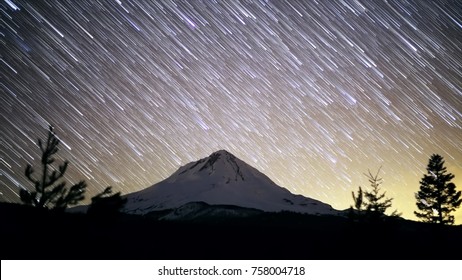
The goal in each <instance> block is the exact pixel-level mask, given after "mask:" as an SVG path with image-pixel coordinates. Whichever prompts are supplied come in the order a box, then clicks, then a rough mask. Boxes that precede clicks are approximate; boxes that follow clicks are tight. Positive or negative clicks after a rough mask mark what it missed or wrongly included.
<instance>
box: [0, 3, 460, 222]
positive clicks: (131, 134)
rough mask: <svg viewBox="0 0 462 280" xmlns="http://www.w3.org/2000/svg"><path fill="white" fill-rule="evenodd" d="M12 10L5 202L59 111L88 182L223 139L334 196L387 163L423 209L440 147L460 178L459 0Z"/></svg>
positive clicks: (5, 13) (26, 6)
mask: <svg viewBox="0 0 462 280" xmlns="http://www.w3.org/2000/svg"><path fill="white" fill-rule="evenodd" d="M0 15H1V20H0V26H1V30H0V57H1V60H0V104H1V106H0V125H1V130H0V133H1V134H0V135H1V138H0V141H1V145H0V149H1V150H0V191H1V193H2V194H1V195H0V200H2V201H17V200H18V197H17V195H16V193H18V190H19V188H21V187H29V188H31V187H32V185H31V184H30V182H29V181H27V179H25V176H24V175H23V174H24V169H25V166H26V164H27V163H31V164H33V165H34V166H36V169H38V167H39V161H40V159H39V156H40V151H39V148H38V147H37V145H36V142H37V138H39V137H40V138H44V137H45V136H46V133H47V129H48V126H49V124H52V125H53V126H54V127H55V131H56V133H57V135H58V137H59V138H60V139H61V140H62V143H61V145H60V147H61V150H60V152H59V154H60V157H61V158H62V159H68V160H69V161H70V166H69V169H68V172H67V173H66V179H67V180H68V181H70V182H71V183H76V182H77V181H79V180H81V179H84V180H86V181H87V183H88V194H87V197H90V196H92V195H94V194H96V193H97V192H100V191H102V190H103V189H104V188H105V187H106V186H109V185H111V186H113V187H114V189H115V190H116V191H121V192H122V193H129V192H133V191H137V190H140V189H143V188H145V187H148V186H150V185H152V184H154V183H156V182H158V181H160V180H162V179H165V178H166V177H168V176H169V175H170V174H171V173H173V172H174V171H175V170H176V169H178V168H179V167H180V166H181V165H184V164H186V163H188V162H190V161H194V160H198V159H200V158H203V157H206V156H208V155H210V154H211V153H212V152H214V151H216V150H220V149H226V150H228V151H229V152H231V153H233V154H234V155H236V156H237V157H239V158H241V159H242V160H244V161H246V162H247V163H249V164H250V165H252V166H254V167H256V168H257V169H258V170H260V171H262V172H263V173H265V174H266V175H268V176H269V177H270V178H271V179H272V180H274V181H275V182H276V183H278V184H279V185H281V186H283V187H285V188H287V189H289V190H290V191H292V192H294V193H299V194H303V195H305V196H308V197H312V198H315V199H319V200H321V201H323V202H326V203H329V204H331V205H332V206H333V207H334V208H336V209H345V208H347V207H349V206H350V205H351V204H352V198H351V192H352V191H353V190H357V188H358V186H362V187H363V188H367V187H368V186H369V183H368V181H367V178H366V177H365V176H364V173H367V170H368V169H370V170H371V172H373V173H375V172H376V171H377V170H378V168H379V167H380V166H382V171H381V173H380V174H381V177H382V178H383V179H384V183H383V184H382V188H383V190H386V191H387V195H388V196H389V197H393V198H394V200H393V207H392V208H393V209H398V211H400V212H402V213H403V216H404V217H405V218H412V219H415V217H414V215H413V211H414V210H416V209H417V208H416V206H415V198H414V193H415V192H417V190H418V188H419V180H420V179H421V177H422V175H423V174H424V173H425V172H426V171H425V167H426V165H427V163H428V159H429V157H430V155H431V154H433V153H438V154H440V155H442V156H443V157H444V158H445V160H446V166H447V168H448V171H449V172H451V173H453V174H454V175H455V176H456V178H455V180H453V182H454V183H455V184H456V185H457V186H458V189H459V190H460V189H461V187H462V50H461V48H462V1H458V0H453V1H449V0H448V1H440V0H439V1H421V0H415V1H404V0H403V1H398V0H396V1H392V0H388V1H387V0H378V1H365V0H338V1H327V0H326V1H322V0H318V1H315V0H312V1H310V0H305V1H302V0H300V1H296V0H289V1H276V0H272V1H267V0H260V1H257V0H255V1H250V0H249V1H213V0H210V1H208V0H203V1H195V0H191V1H135V0H133V1H122V0H121V1H118V0H113V1H109V0H108V1H96V0H93V1H71V0H68V1H51V0H50V1H48V0H47V1H18V0H1V2H0ZM456 223H457V224H460V223H462V211H459V212H458V214H456Z"/></svg>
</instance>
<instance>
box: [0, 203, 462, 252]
mask: <svg viewBox="0 0 462 280" xmlns="http://www.w3.org/2000/svg"><path fill="white" fill-rule="evenodd" d="M0 221H1V229H0V238H1V246H0V257H1V259H124V260H126V259H128V260H130V259H154V260H155V259H262V260H265V259H327V260H330V259H361V260H362V259H419V260H420V259H453V258H454V257H456V258H460V252H461V250H462V226H444V227H441V226H438V225H431V224H423V223H418V222H412V221H407V220H403V219H390V220H388V221H386V222H383V223H380V224H375V225H371V224H364V223H354V222H351V221H349V220H348V219H346V218H342V217H333V216H332V217H328V216H310V215H302V214H293V213H264V214H260V215H256V216H253V217H248V218H239V219H237V218H234V219H233V218H229V219H213V220H202V221H195V222H191V221H189V222H167V221H156V220H153V218H152V217H143V216H132V215H118V216H111V217H108V216H104V217H103V216H89V215H86V214H76V213H57V212H52V211H38V210H37V209H33V208H30V207H26V206H22V205H17V204H7V203H0Z"/></svg>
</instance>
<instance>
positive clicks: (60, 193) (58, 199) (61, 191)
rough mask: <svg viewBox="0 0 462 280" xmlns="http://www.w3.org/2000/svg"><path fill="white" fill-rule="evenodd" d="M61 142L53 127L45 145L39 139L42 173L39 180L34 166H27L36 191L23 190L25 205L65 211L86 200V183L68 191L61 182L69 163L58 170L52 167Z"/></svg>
mask: <svg viewBox="0 0 462 280" xmlns="http://www.w3.org/2000/svg"><path fill="white" fill-rule="evenodd" d="M59 142H60V141H59V139H58V138H57V136H56V135H55V133H54V131H53V127H52V126H50V127H49V131H48V138H47V140H46V142H45V143H43V142H42V140H40V139H38V146H39V148H40V150H41V152H42V157H41V164H42V166H41V173H40V174H39V177H38V178H36V177H34V172H35V170H34V169H33V168H32V165H30V164H27V167H26V170H25V175H26V177H27V178H28V179H29V180H30V181H31V182H32V183H33V184H34V190H33V191H29V190H27V189H21V191H20V193H19V196H20V198H21V201H22V202H23V203H25V204H28V205H32V206H35V207H37V208H47V209H65V208H67V207H68V206H70V205H76V204H77V203H78V202H79V201H81V200H83V199H84V198H85V197H84V193H85V190H86V186H87V185H86V183H85V181H80V182H78V183H77V184H75V185H73V186H71V187H70V188H69V189H68V188H66V182H65V181H62V180H61V179H62V177H63V176H64V173H65V172H66V170H67V167H68V165H69V162H68V161H64V162H63V163H62V164H60V165H58V167H57V168H56V167H54V166H53V165H52V164H53V163H54V162H55V158H54V155H55V154H56V153H57V152H58V151H59V148H58V145H59ZM59 181H61V182H59Z"/></svg>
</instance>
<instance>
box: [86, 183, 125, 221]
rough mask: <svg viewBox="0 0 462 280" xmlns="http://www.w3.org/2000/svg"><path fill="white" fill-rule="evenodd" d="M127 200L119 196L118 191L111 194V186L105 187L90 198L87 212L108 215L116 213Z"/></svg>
mask: <svg viewBox="0 0 462 280" xmlns="http://www.w3.org/2000/svg"><path fill="white" fill-rule="evenodd" d="M126 202H127V199H126V198H122V197H121V196H120V192H117V193H115V194H112V187H110V186H109V187H107V188H106V189H105V190H104V191H103V192H101V193H99V194H97V195H95V196H94V197H92V198H91V204H90V206H89V208H88V211H87V213H88V214H91V215H104V216H108V215H109V216H110V215H115V214H118V213H119V211H120V210H121V209H122V208H123V206H124V205H125V203H126Z"/></svg>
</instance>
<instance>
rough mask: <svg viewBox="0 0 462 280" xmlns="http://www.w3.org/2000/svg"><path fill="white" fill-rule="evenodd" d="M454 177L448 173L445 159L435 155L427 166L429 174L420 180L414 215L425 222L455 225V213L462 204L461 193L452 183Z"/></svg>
mask: <svg viewBox="0 0 462 280" xmlns="http://www.w3.org/2000/svg"><path fill="white" fill-rule="evenodd" d="M453 178H454V175H453V174H451V173H447V170H446V167H444V159H443V157H442V156H440V155H438V154H433V155H432V156H431V157H430V160H429V162H428V165H427V174H424V176H423V178H422V179H421V180H420V190H419V191H418V192H417V193H416V199H417V203H416V204H417V208H419V211H414V214H415V215H416V216H417V217H418V218H419V219H421V220H422V221H424V222H429V223H439V224H449V225H452V224H454V216H453V215H451V214H450V213H451V212H453V211H455V210H456V209H457V208H458V207H459V206H460V204H461V202H462V199H461V198H460V196H461V192H460V191H456V185H455V184H454V183H451V180H452V179H453Z"/></svg>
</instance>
